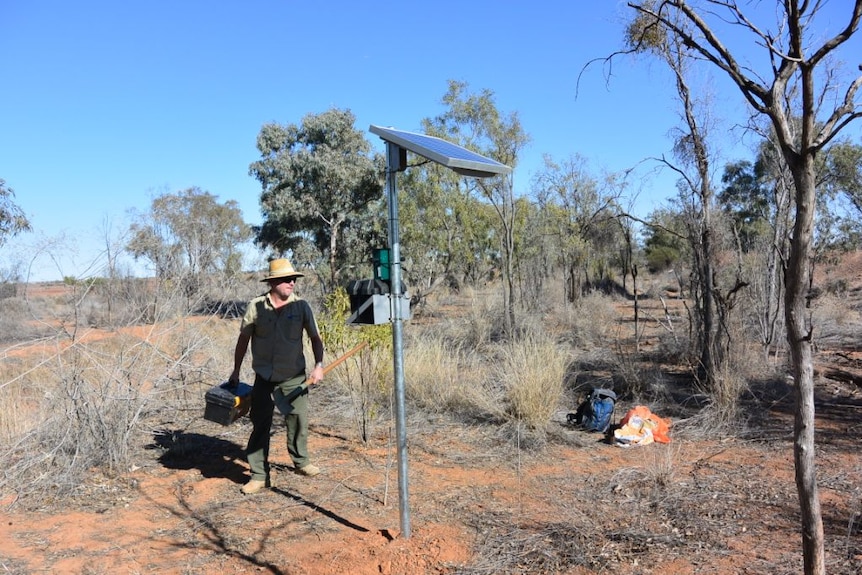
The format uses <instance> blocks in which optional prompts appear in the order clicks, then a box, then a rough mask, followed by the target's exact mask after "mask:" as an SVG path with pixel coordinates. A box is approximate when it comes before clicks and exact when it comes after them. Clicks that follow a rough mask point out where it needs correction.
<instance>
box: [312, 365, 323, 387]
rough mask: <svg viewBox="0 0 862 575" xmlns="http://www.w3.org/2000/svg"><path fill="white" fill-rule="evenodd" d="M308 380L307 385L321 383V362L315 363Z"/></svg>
mask: <svg viewBox="0 0 862 575" xmlns="http://www.w3.org/2000/svg"><path fill="white" fill-rule="evenodd" d="M309 379H310V380H311V381H310V382H309V384H313V383H319V382H321V381H323V362H322V361H320V362H317V363H315V364H314V369H312V370H311V374H310V375H309Z"/></svg>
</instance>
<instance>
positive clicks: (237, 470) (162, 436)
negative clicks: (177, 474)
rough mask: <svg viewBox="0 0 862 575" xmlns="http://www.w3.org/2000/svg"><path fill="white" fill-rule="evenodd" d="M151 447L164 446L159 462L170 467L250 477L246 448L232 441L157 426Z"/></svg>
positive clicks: (234, 477)
mask: <svg viewBox="0 0 862 575" xmlns="http://www.w3.org/2000/svg"><path fill="white" fill-rule="evenodd" d="M147 448H148V449H161V450H163V453H162V454H161V455H160V456H159V463H161V464H162V465H164V466H165V467H167V468H168V469H198V470H199V471H200V472H201V475H203V476H204V477H224V478H226V479H230V480H231V481H233V482H234V483H245V482H246V481H247V480H248V476H247V474H246V469H245V466H244V465H243V464H242V463H241V462H242V461H245V450H244V449H243V448H242V447H240V446H239V445H237V444H236V443H234V442H232V441H227V440H225V439H221V438H218V437H211V436H209V435H203V434H200V433H186V432H184V431H182V430H170V429H157V430H156V431H154V432H153V443H152V444H150V445H148V446H147Z"/></svg>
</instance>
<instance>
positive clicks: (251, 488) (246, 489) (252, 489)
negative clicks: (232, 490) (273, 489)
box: [240, 479, 270, 495]
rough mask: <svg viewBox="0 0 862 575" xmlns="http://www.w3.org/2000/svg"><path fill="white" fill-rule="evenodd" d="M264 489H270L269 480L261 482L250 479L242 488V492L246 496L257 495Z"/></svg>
mask: <svg viewBox="0 0 862 575" xmlns="http://www.w3.org/2000/svg"><path fill="white" fill-rule="evenodd" d="M265 487H270V484H269V480H268V479H267V480H266V481H263V480H261V479H251V480H249V482H248V483H246V484H245V485H243V486H242V489H240V491H242V492H243V493H245V494H246V495H251V494H252V493H257V492H258V491H260V490H261V489H263V488H265Z"/></svg>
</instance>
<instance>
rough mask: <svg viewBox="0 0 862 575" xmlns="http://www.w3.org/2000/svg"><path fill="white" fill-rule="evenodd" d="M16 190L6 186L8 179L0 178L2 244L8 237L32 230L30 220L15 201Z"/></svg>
mask: <svg viewBox="0 0 862 575" xmlns="http://www.w3.org/2000/svg"><path fill="white" fill-rule="evenodd" d="M14 197H15V192H14V191H13V190H12V188H9V187H7V186H6V181H5V180H4V179H2V178H0V246H2V245H3V244H4V243H5V242H6V240H7V239H8V238H11V237H13V236H15V235H17V234H19V233H21V232H27V231H30V220H28V219H27V216H25V215H24V212H23V211H22V210H21V208H20V207H18V205H17V204H16V203H15V202H14V201H13V198H14Z"/></svg>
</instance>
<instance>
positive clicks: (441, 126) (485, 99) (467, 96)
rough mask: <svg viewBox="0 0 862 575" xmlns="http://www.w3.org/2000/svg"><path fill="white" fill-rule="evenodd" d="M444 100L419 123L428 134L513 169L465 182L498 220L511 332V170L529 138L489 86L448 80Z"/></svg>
mask: <svg viewBox="0 0 862 575" xmlns="http://www.w3.org/2000/svg"><path fill="white" fill-rule="evenodd" d="M443 104H444V105H445V106H446V107H447V109H446V110H445V111H444V112H443V113H442V114H440V115H438V116H436V117H435V118H433V119H427V120H425V121H423V126H424V128H425V129H426V131H427V132H428V133H429V134H432V135H436V136H440V137H443V138H446V139H449V140H451V141H454V142H456V143H458V144H460V145H462V146H464V147H466V148H468V149H471V150H474V151H476V152H478V153H480V154H482V155H484V156H487V157H489V158H492V159H494V160H496V161H498V162H501V163H503V164H506V165H507V166H509V167H511V168H512V169H513V173H512V174H509V175H508V176H498V177H494V178H470V179H469V180H467V184H468V186H469V190H470V192H471V193H472V194H474V195H476V196H477V197H480V198H482V199H484V200H485V201H487V202H489V203H490V204H491V206H493V208H494V211H495V212H496V213H497V216H498V219H499V224H500V228H499V237H498V241H499V245H500V254H501V257H502V262H501V264H502V279H503V305H504V308H505V321H506V329H507V331H509V332H511V331H512V329H513V328H514V325H515V304H516V301H515V261H514V259H515V255H516V254H515V234H516V233H517V231H516V229H515V224H516V219H517V214H516V207H517V205H516V202H515V190H514V169H515V168H516V166H517V164H518V159H519V155H520V153H521V151H522V150H523V148H524V146H526V144H527V142H528V141H529V136H528V135H527V133H526V132H525V131H524V129H523V127H522V126H521V120H520V118H519V117H518V114H517V113H516V112H512V113H510V114H508V115H504V114H502V113H501V112H500V111H499V110H498V109H497V106H496V103H495V102H494V94H493V92H491V91H490V90H483V91H482V92H480V93H478V94H473V93H470V92H469V88H468V85H467V84H466V83H464V82H456V81H450V82H449V90H448V91H447V92H446V94H445V95H444V96H443Z"/></svg>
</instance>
